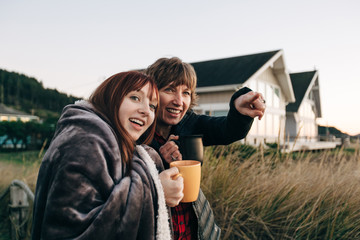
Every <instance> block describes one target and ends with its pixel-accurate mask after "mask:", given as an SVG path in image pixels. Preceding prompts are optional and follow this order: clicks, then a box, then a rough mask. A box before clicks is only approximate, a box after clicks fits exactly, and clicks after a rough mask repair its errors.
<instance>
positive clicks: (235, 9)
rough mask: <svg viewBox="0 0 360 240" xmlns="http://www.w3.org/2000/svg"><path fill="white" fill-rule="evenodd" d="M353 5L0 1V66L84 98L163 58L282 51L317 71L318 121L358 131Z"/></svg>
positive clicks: (300, 66) (305, 0) (290, 63)
mask: <svg viewBox="0 0 360 240" xmlns="http://www.w3.org/2000/svg"><path fill="white" fill-rule="evenodd" d="M359 11H360V1H358V0H342V1H334V0H320V1H317V0H302V1H290V0H279V1H276V0H275V1H268V0H259V1H256V0H240V1H239V0H233V1H226V0H224V1H221V2H220V1H213V0H207V1H206V0H201V1H195V0H192V1H190V0H182V1H171V0H163V1H162V0H153V1H136V0H134V1H121V0H117V1H115V0H114V1H100V0H98V1H95V0H62V1H56V2H55V1H48V0H47V1H45V0H38V1H36V0H34V1H31V0H26V1H25V0H0V68H2V69H6V70H8V71H16V72H20V73H23V74H25V75H28V76H31V77H35V78H37V79H38V80H39V81H42V82H43V84H44V86H45V87H48V88H56V89H58V90H59V91H62V92H66V93H69V94H73V95H75V96H80V97H88V96H89V94H90V93H91V91H92V90H94V88H95V87H96V86H97V85H98V84H99V83H100V82H101V81H102V80H103V79H105V78H106V77H109V76H110V75H112V74H114V73H117V72H120V71H126V70H130V69H135V68H145V67H147V66H148V65H150V64H151V63H152V62H154V61H155V60H156V59H158V58H160V57H164V56H178V57H180V58H181V59H183V60H184V61H187V62H195V61H202V60H210V59H217V58H225V57H232V56H239V55H245V54H252V53H258V52H266V51H272V50H277V49H283V50H284V55H285V62H286V64H287V67H288V70H289V72H290V73H292V72H300V71H309V70H313V69H314V68H316V69H317V70H318V71H319V81H320V94H321V100H322V102H321V103H322V112H323V118H322V119H321V122H322V123H323V124H328V125H330V126H335V127H337V128H339V129H341V130H342V131H346V132H348V133H350V134H355V133H360V124H359V122H360V111H359V109H360V103H359V95H360V94H359V92H360V90H359V89H360V77H359V73H358V71H359V69H360V60H359V56H360V14H359Z"/></svg>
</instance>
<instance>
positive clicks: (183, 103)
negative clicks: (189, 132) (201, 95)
mask: <svg viewBox="0 0 360 240" xmlns="http://www.w3.org/2000/svg"><path fill="white" fill-rule="evenodd" d="M159 95H160V107H159V115H158V118H157V119H158V125H157V128H158V126H159V127H165V128H166V127H171V126H172V125H176V124H178V123H179V122H180V121H181V119H182V118H183V117H184V115H185V113H186V112H187V110H188V109H189V107H190V103H191V90H190V89H189V88H188V87H187V86H186V85H179V86H173V85H172V84H169V85H167V86H165V87H163V88H161V89H160V90H159Z"/></svg>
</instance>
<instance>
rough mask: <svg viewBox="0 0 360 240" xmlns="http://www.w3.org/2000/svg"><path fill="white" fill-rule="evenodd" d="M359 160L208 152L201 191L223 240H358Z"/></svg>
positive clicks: (342, 154)
mask: <svg viewBox="0 0 360 240" xmlns="http://www.w3.org/2000/svg"><path fill="white" fill-rule="evenodd" d="M359 157H360V154H359V149H358V148H357V149H354V150H353V151H352V152H349V151H345V150H344V149H339V150H336V151H324V152H317V153H308V152H300V153H296V154H283V153H281V152H279V151H278V150H264V148H262V147H260V148H258V149H253V148H251V147H247V146H243V145H239V144H232V145H230V146H226V147H223V146H217V147H207V148H206V151H205V158H204V159H205V160H204V161H206V162H205V163H204V164H203V167H202V173H203V179H202V189H203V191H204V192H205V195H206V196H207V198H208V199H209V201H210V203H211V205H212V207H213V210H214V213H215V218H216V220H217V222H218V223H219V225H220V227H221V228H222V239H360V164H359V163H360V161H359Z"/></svg>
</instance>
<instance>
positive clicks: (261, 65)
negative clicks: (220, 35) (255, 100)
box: [191, 50, 295, 144]
mask: <svg viewBox="0 0 360 240" xmlns="http://www.w3.org/2000/svg"><path fill="white" fill-rule="evenodd" d="M191 64H192V65H193V66H194V68H195V71H196V74H197V77H198V85H197V89H196V92H197V93H198V95H199V104H198V106H197V107H195V108H194V110H195V111H196V112H198V113H202V114H207V115H212V116H224V115H226V114H227V112H228V110H229V100H230V98H231V96H232V94H233V93H234V92H235V91H236V90H238V89H239V88H242V87H245V86H247V87H249V88H251V89H252V90H254V91H258V92H260V93H262V94H263V96H264V98H265V100H266V106H267V108H266V114H265V115H264V117H263V118H262V120H260V121H259V120H258V119H257V118H256V119H255V120H254V123H253V126H252V128H251V130H250V133H249V134H248V136H247V137H246V142H248V143H250V144H258V143H260V142H263V141H266V142H276V141H278V139H281V140H283V139H284V134H285V122H286V106H287V105H288V104H289V103H292V102H295V95H294V91H293V86H292V83H291V80H290V76H289V74H288V72H287V68H286V64H285V60H284V56H283V51H282V50H277V51H272V52H264V53H258V54H252V55H245V56H238V57H231V58H224V59H217V60H210V61H203V62H195V63H191Z"/></svg>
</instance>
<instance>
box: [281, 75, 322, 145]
mask: <svg viewBox="0 0 360 240" xmlns="http://www.w3.org/2000/svg"><path fill="white" fill-rule="evenodd" d="M290 79H291V83H292V85H293V89H294V93H295V98H296V101H295V102H294V103H290V104H288V105H287V106H286V135H287V136H289V138H290V140H294V139H295V138H296V137H297V139H298V141H310V142H315V141H317V140H318V126H317V123H316V119H317V118H320V117H321V101H320V93H319V74H318V71H316V70H315V71H310V72H299V73H292V74H290Z"/></svg>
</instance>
